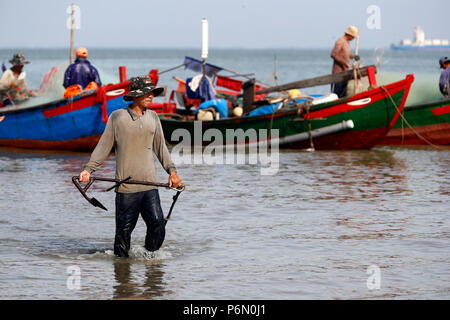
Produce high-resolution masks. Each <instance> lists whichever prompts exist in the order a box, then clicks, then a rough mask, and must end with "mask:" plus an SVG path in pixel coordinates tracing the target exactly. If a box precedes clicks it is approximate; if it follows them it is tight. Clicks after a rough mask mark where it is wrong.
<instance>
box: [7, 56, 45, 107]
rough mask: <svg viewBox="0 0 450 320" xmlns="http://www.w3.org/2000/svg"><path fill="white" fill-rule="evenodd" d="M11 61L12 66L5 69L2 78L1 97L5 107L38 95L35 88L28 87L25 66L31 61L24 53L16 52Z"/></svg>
mask: <svg viewBox="0 0 450 320" xmlns="http://www.w3.org/2000/svg"><path fill="white" fill-rule="evenodd" d="M9 62H10V63H11V64H12V67H11V68H10V69H7V70H5V72H4V73H3V75H2V77H1V79H0V99H1V102H2V104H3V106H5V107H6V106H7V105H11V104H13V103H16V102H20V101H23V100H26V99H28V98H30V97H35V96H37V95H38V94H37V92H35V91H34V90H30V89H28V85H27V81H26V79H25V76H26V74H25V72H24V71H23V67H24V65H25V64H28V63H30V62H29V61H27V60H26V59H25V57H24V55H23V54H22V53H16V54H14V56H13V58H12V59H11V60H9Z"/></svg>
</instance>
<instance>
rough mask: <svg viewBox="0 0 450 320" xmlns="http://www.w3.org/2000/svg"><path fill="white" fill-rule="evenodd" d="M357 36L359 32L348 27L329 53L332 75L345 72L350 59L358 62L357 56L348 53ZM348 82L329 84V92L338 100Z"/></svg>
mask: <svg viewBox="0 0 450 320" xmlns="http://www.w3.org/2000/svg"><path fill="white" fill-rule="evenodd" d="M358 35H359V30H358V28H356V27H355V26H350V27H348V28H347V30H345V34H344V35H343V36H342V37H340V38H339V39H338V40H337V41H336V43H335V45H334V48H333V51H331V58H332V59H333V72H332V73H333V74H335V73H339V72H343V71H347V70H348V69H349V67H350V59H355V60H356V61H358V60H359V56H358V55H353V54H352V53H351V52H350V44H349V42H350V41H352V40H353V39H354V38H355V37H357V36H358ZM347 84H348V81H343V82H337V83H332V84H331V92H333V93H335V94H337V96H338V97H339V98H342V97H344V96H345V92H346V89H347Z"/></svg>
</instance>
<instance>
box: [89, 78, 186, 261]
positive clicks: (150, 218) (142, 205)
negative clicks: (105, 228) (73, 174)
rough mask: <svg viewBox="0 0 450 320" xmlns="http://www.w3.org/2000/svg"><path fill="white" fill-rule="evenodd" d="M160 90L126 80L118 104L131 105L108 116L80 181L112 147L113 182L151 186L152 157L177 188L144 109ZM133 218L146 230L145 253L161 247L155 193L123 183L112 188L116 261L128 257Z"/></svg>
mask: <svg viewBox="0 0 450 320" xmlns="http://www.w3.org/2000/svg"><path fill="white" fill-rule="evenodd" d="M163 91H164V88H162V87H156V86H154V85H153V83H152V81H151V79H150V78H149V77H147V76H144V77H135V78H131V79H130V92H129V93H127V94H126V95H125V96H124V98H123V99H124V100H125V101H132V104H131V105H130V106H128V107H127V108H124V109H119V110H116V111H114V112H113V113H111V115H110V116H109V118H108V122H107V123H106V128H105V131H104V132H103V134H102V137H101V138H100V141H99V142H98V144H97V146H96V147H95V150H94V151H93V152H92V155H91V158H90V160H89V162H88V164H87V165H86V166H85V168H84V170H83V171H82V172H81V173H80V182H88V181H89V178H90V175H91V173H92V172H94V171H95V170H97V169H99V168H100V167H101V165H102V164H103V162H104V161H105V159H106V158H107V157H108V155H109V154H110V152H111V150H112V149H113V148H114V149H115V156H116V179H119V180H123V179H125V178H127V177H129V176H131V177H132V179H133V180H139V181H148V182H155V181H156V168H155V163H154V159H153V153H155V155H156V157H157V158H158V160H159V162H160V163H161V164H162V166H163V168H164V170H165V171H166V172H167V173H168V174H169V185H170V186H171V187H174V188H176V187H178V186H179V185H180V184H181V179H180V177H179V176H178V174H177V171H176V168H175V165H174V164H173V162H172V160H171V158H170V154H169V151H168V149H167V146H166V143H165V140H164V134H163V131H162V127H161V122H160V120H159V117H158V115H157V114H156V113H155V112H154V111H153V110H150V109H147V107H148V106H149V105H150V104H151V103H152V100H153V97H154V96H158V95H160V94H161V93H162V92H163ZM139 213H140V214H141V215H142V218H143V219H144V221H145V224H146V225H147V235H146V237H145V248H146V249H147V250H148V251H151V252H152V251H156V250H158V249H159V248H160V247H161V245H162V243H163V242H164V237H165V220H164V216H163V212H162V209H161V204H160V199H159V193H158V189H157V188H156V187H153V186H146V185H134V184H126V183H124V184H121V185H120V186H119V187H118V188H117V189H116V235H115V240H114V254H115V255H116V256H119V257H128V251H129V250H130V242H131V233H132V232H133V229H134V227H135V226H136V223H137V220H138V218H139Z"/></svg>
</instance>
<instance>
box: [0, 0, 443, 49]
mask: <svg viewBox="0 0 450 320" xmlns="http://www.w3.org/2000/svg"><path fill="white" fill-rule="evenodd" d="M71 3H72V1H64V0H39V1H33V0H14V1H7V0H0V12H1V14H2V18H1V19H0V39H1V40H0V47H1V48H19V47H20V48H22V47H68V46H69V44H70V31H69V30H68V29H67V27H66V22H67V20H68V19H69V17H70V15H69V14H68V13H67V12H66V9H67V8H68V6H69V5H70V4H71ZM73 3H74V4H75V5H77V6H79V8H80V29H79V30H75V47H77V46H86V47H91V48H92V47H114V48H128V47H154V48H199V47H200V46H201V19H202V18H207V19H208V21H209V33H210V37H209V44H210V47H215V48H329V47H330V46H332V45H333V44H334V41H335V40H336V39H337V38H338V37H340V36H341V35H342V34H343V32H344V30H345V29H346V28H347V27H348V26H349V25H356V26H358V27H359V28H360V30H361V31H360V32H361V33H360V48H376V47H387V46H389V45H390V44H391V43H393V42H395V43H397V42H399V41H400V40H401V39H405V38H410V39H411V38H412V37H413V29H414V27H415V26H420V27H422V28H423V29H424V31H425V37H426V38H427V39H449V38H450V32H449V31H450V19H449V9H448V0H389V1H388V0H378V1H376V0H371V1H366V0H348V1H335V0H313V1H312V0H308V1H294V0H291V1H288V0H272V1H266V0H221V1H218V0H188V1H186V0H177V1H175V0H158V1H154V0H120V1H118V0H74V1H73Z"/></svg>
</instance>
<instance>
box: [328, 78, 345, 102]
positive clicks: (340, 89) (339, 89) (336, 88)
mask: <svg viewBox="0 0 450 320" xmlns="http://www.w3.org/2000/svg"><path fill="white" fill-rule="evenodd" d="M347 85H348V81H344V82H336V83H333V84H331V92H333V93H336V94H337V96H338V97H339V98H342V97H345V95H346V93H347V92H346V91H347Z"/></svg>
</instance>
